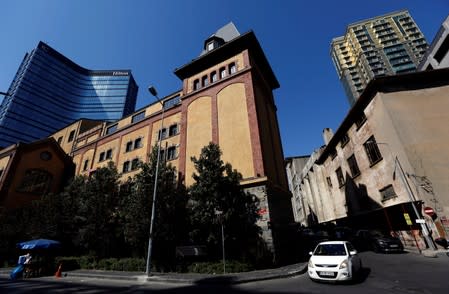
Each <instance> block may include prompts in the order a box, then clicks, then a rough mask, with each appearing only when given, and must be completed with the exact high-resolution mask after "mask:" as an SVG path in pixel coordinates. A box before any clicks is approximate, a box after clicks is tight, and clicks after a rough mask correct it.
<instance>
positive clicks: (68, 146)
mask: <svg viewBox="0 0 449 294" xmlns="http://www.w3.org/2000/svg"><path fill="white" fill-rule="evenodd" d="M80 123H81V121H76V122H75V123H73V124H71V125H68V126H67V127H65V128H63V129H61V130H59V131H58V132H56V133H54V134H53V135H51V136H50V137H53V138H54V139H55V140H56V142H58V138H60V137H62V141H61V144H60V145H61V148H62V149H63V150H64V152H65V153H67V154H69V153H70V152H71V151H72V147H73V144H74V143H75V141H76V137H77V136H78V130H79V126H80ZM71 131H75V136H74V137H73V140H72V141H70V142H68V139H69V135H70V132H71Z"/></svg>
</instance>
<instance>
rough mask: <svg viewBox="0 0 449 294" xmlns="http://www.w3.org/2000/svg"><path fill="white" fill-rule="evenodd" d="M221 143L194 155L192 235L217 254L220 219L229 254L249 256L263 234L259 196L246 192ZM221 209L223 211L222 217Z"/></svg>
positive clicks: (191, 188) (218, 251)
mask: <svg viewBox="0 0 449 294" xmlns="http://www.w3.org/2000/svg"><path fill="white" fill-rule="evenodd" d="M221 154H222V152H221V150H220V147H219V146H218V145H216V144H214V143H209V145H207V146H205V147H204V148H203V149H202V150H201V154H200V156H199V158H198V159H197V158H196V157H192V158H191V160H192V161H193V163H194V166H195V169H196V173H194V174H193V179H194V180H195V183H194V184H193V185H192V186H191V187H190V189H189V195H190V202H189V203H190V205H189V213H190V217H191V223H192V228H193V229H192V231H191V237H192V238H193V240H194V241H195V242H197V243H200V244H207V245H208V247H209V249H210V250H211V251H212V252H213V253H215V255H216V257H219V256H220V254H221V235H220V234H221V231H220V226H219V225H220V222H223V225H224V227H225V243H226V255H227V256H229V257H232V258H247V257H249V251H250V250H251V246H255V245H254V244H255V243H256V242H257V240H258V239H259V237H260V229H259V227H258V226H257V225H256V222H257V219H258V214H257V207H258V199H257V198H256V197H255V196H253V195H251V194H249V193H245V192H244V191H243V189H242V188H241V186H240V181H241V180H242V175H241V174H240V173H239V172H238V171H237V170H235V169H234V170H233V169H232V166H231V165H230V164H229V163H226V164H224V163H223V161H222V160H221ZM217 212H221V217H220V219H219V218H218V216H217Z"/></svg>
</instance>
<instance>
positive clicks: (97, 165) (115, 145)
mask: <svg viewBox="0 0 449 294" xmlns="http://www.w3.org/2000/svg"><path fill="white" fill-rule="evenodd" d="M119 144H120V139H119V138H117V139H115V140H113V141H110V142H107V143H105V144H102V145H99V146H98V147H97V151H96V152H95V159H94V165H93V169H97V168H101V167H106V166H107V165H108V162H109V161H111V160H112V161H115V158H116V156H117V152H119V150H120V146H119ZM109 149H112V158H111V159H107V160H103V161H102V162H100V161H99V160H100V153H101V152H105V153H106V151H107V150H109ZM105 156H106V155H105Z"/></svg>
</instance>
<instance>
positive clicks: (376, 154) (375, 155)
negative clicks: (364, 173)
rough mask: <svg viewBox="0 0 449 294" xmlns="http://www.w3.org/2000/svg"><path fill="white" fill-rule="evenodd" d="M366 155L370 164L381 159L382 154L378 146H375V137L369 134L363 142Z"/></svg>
mask: <svg viewBox="0 0 449 294" xmlns="http://www.w3.org/2000/svg"><path fill="white" fill-rule="evenodd" d="M363 147H364V148H365V152H366V155H367V156H368V159H369V163H370V165H371V166H372V165H374V164H376V163H377V162H379V161H381V160H382V154H380V150H379V147H378V146H377V142H376V139H375V138H374V136H371V137H370V138H369V139H368V140H367V141H366V142H365V143H364V144H363Z"/></svg>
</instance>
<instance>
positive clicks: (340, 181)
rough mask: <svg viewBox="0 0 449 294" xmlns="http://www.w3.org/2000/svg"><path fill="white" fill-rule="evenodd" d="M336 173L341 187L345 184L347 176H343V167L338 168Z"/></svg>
mask: <svg viewBox="0 0 449 294" xmlns="http://www.w3.org/2000/svg"><path fill="white" fill-rule="evenodd" d="M335 173H336V174H337V180H338V184H339V185H340V187H341V186H343V185H344V184H345V177H344V176H343V171H342V170H341V167H339V168H337V170H336V171H335Z"/></svg>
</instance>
